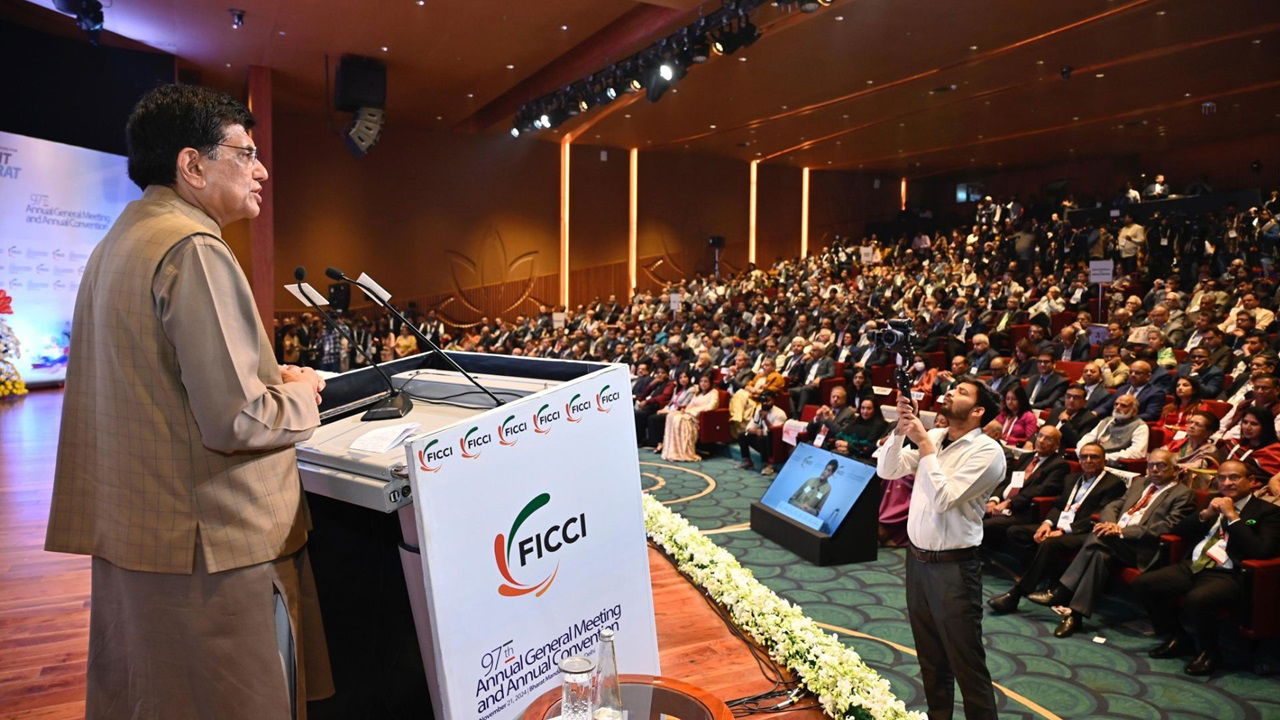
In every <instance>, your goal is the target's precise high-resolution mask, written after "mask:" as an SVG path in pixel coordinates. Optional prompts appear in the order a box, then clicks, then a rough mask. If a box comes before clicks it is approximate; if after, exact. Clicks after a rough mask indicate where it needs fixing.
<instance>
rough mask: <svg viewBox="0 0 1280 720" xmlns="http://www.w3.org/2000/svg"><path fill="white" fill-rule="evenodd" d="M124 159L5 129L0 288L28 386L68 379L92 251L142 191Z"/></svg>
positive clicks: (0, 136) (0, 137) (0, 168)
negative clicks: (8, 302)
mask: <svg viewBox="0 0 1280 720" xmlns="http://www.w3.org/2000/svg"><path fill="white" fill-rule="evenodd" d="M126 170H127V161H126V159H125V158H124V157H122V156H120V155H112V154H110V153H104V152H98V151H96V150H86V149H84V148H79V147H74V146H72V145H63V144H61V143H55V142H49V141H48V140H39V139H37V138H30V137H25V136H22V135H14V134H12V133H6V132H0V288H3V289H4V290H6V291H8V293H9V295H11V296H12V297H13V315H11V316H8V317H7V318H6V320H7V322H8V323H9V325H10V326H12V327H13V331H14V333H16V334H17V336H18V340H19V341H20V342H21V343H22V357H21V358H20V359H19V360H17V361H16V362H15V363H14V365H16V366H17V368H18V372H19V373H21V374H22V378H23V380H25V381H26V382H27V383H28V384H33V383H34V384H39V383H52V382H59V381H61V380H63V379H64V378H65V377H66V371H67V350H68V348H69V347H70V345H71V334H72V328H71V314H72V311H73V310H74V309H75V302H76V292H77V291H78V290H79V289H80V276H81V275H83V274H84V266H85V263H86V262H87V261H88V259H89V253H90V252H92V251H93V248H94V246H96V245H97V244H98V241H99V240H101V239H102V237H103V236H104V235H106V233H107V230H108V229H110V228H111V225H112V223H114V222H115V220H116V217H117V216H118V215H119V214H120V211H121V210H123V209H124V206H125V205H127V204H128V203H129V202H130V201H132V200H136V199H138V198H139V197H141V196H142V191H141V190H139V189H138V187H137V186H136V185H134V184H133V183H132V182H130V181H129V177H128V175H127V174H126Z"/></svg>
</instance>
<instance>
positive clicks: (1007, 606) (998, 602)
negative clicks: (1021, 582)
mask: <svg viewBox="0 0 1280 720" xmlns="http://www.w3.org/2000/svg"><path fill="white" fill-rule="evenodd" d="M1021 598H1022V593H1021V592H1019V591H1018V588H1016V587H1015V588H1013V589H1012V590H1010V591H1009V592H1007V593H1005V594H1003V595H997V596H995V597H993V598H991V599H990V600H988V601H987V605H989V606H990V607H991V609H992V610H994V611H996V612H998V613H1001V614H1004V613H1011V612H1017V611H1018V600H1019V599H1021Z"/></svg>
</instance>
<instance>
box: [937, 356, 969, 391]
mask: <svg viewBox="0 0 1280 720" xmlns="http://www.w3.org/2000/svg"><path fill="white" fill-rule="evenodd" d="M968 374H969V361H968V360H966V359H965V356H963V355H956V356H955V357H953V358H951V369H950V370H943V371H942V372H940V373H938V378H937V379H936V380H934V381H933V387H932V388H931V389H930V392H932V393H933V396H934V397H935V398H941V397H942V396H943V395H946V394H947V391H948V390H950V389H951V388H953V387H955V384H956V383H957V382H959V381H960V378H963V377H965V376H966V375H968Z"/></svg>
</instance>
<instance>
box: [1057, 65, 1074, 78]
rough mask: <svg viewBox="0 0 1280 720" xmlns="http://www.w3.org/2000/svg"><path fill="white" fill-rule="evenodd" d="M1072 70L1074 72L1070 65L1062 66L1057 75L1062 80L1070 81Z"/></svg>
mask: <svg viewBox="0 0 1280 720" xmlns="http://www.w3.org/2000/svg"><path fill="white" fill-rule="evenodd" d="M1072 70H1075V68H1073V67H1071V66H1070V65H1063V66H1062V69H1061V70H1059V71H1058V74H1059V75H1061V76H1062V79H1063V80H1070V79H1071V71H1072Z"/></svg>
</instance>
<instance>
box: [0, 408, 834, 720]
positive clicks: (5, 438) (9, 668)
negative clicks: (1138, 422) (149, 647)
mask: <svg viewBox="0 0 1280 720" xmlns="http://www.w3.org/2000/svg"><path fill="white" fill-rule="evenodd" d="M61 413H62V392H61V391H60V390H40V391H33V392H32V393H31V394H30V395H28V396H27V397H25V398H24V399H22V400H19V401H16V402H3V401H0V720H73V719H74V720H78V719H79V718H83V717H84V691H85V656H86V651H87V646H88V642H89V559H88V558H87V557H83V556H75V555H63V554H58V553H47V552H45V551H44V549H43V545H44V532H45V525H46V522H47V520H48V512H49V496H50V491H51V486H52V481H53V464H54V457H55V451H56V448H57V437H58V424H59V421H60V418H61ZM649 573H650V577H651V580H652V584H653V600H654V610H655V612H656V614H657V621H658V649H659V652H660V653H661V662H662V674H663V675H665V676H667V677H673V678H677V679H680V680H683V681H685V682H688V683H690V684H692V685H696V686H698V687H701V688H704V689H706V690H707V691H709V692H710V693H711V694H713V695H715V696H716V697H719V698H722V699H724V700H731V699H733V698H738V697H744V696H747V695H752V694H755V693H759V692H763V691H765V690H768V689H769V688H770V687H771V683H770V682H769V681H767V680H765V679H764V677H762V676H761V674H760V670H759V668H758V667H757V665H756V662H755V660H754V659H753V657H752V655H751V653H750V652H749V651H748V650H747V647H746V646H745V645H744V644H743V642H742V641H741V640H740V639H738V638H737V637H735V636H734V635H733V634H732V633H731V632H730V631H729V629H728V628H727V627H725V625H724V623H723V622H722V621H721V620H720V617H719V616H718V615H716V613H715V612H714V611H713V610H712V609H711V608H710V607H708V605H707V603H706V602H705V601H704V600H703V598H702V594H701V593H700V592H699V591H698V589H697V588H695V587H694V586H693V585H691V584H690V583H689V582H688V581H687V580H686V579H685V578H684V577H683V576H681V575H680V574H679V573H678V572H677V571H676V570H675V568H674V567H673V566H672V565H671V563H670V562H669V561H668V560H667V559H666V557H664V556H663V555H662V554H661V553H659V552H657V551H656V550H653V549H650V551H649ZM620 669H621V670H622V671H623V672H626V671H627V669H626V668H620ZM802 704H812V703H803V701H802ZM773 717H779V718H785V719H787V720H802V719H803V720H810V719H817V718H822V717H824V716H823V715H822V714H821V713H820V712H819V711H817V710H807V711H793V712H788V713H780V714H777V715H774V716H773Z"/></svg>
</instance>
